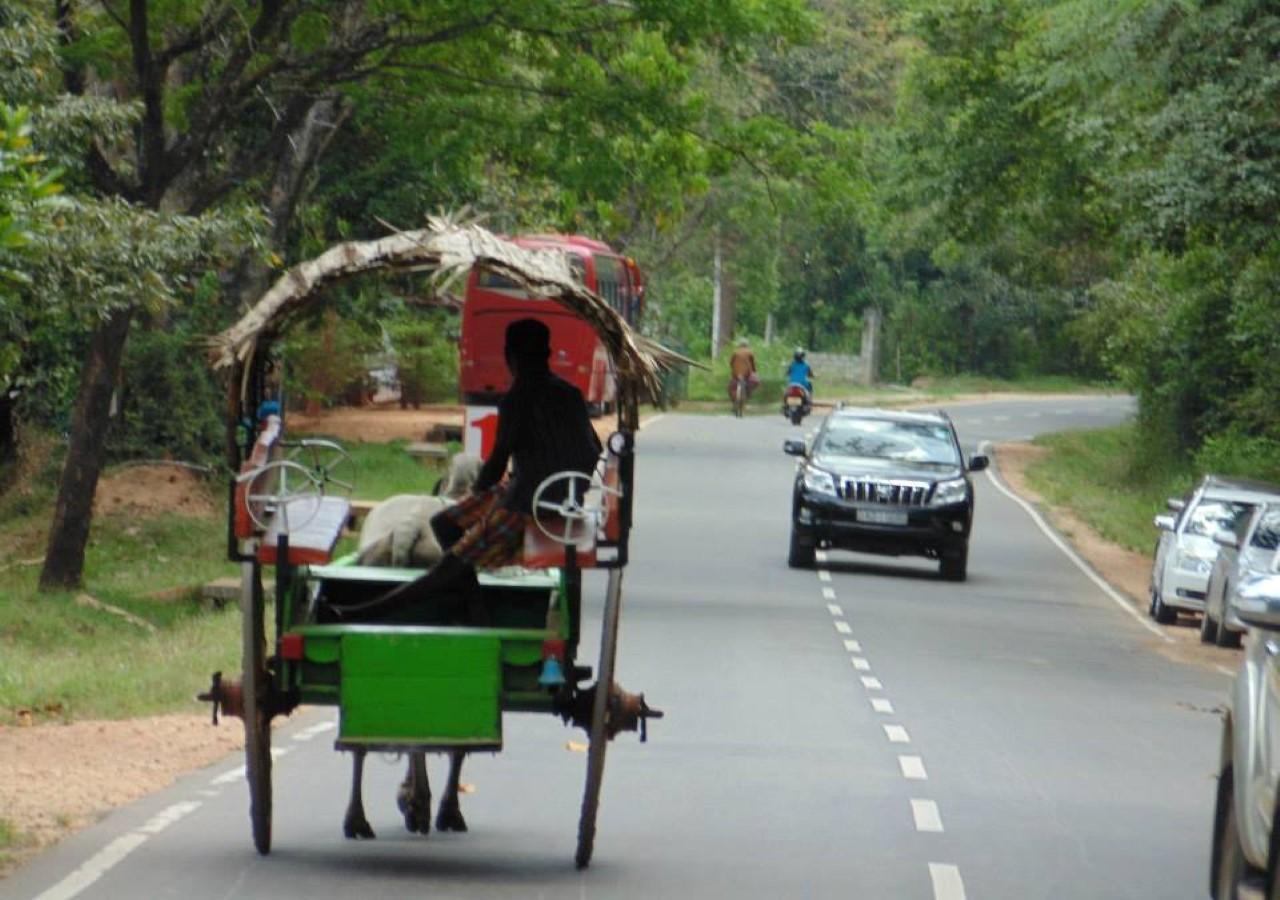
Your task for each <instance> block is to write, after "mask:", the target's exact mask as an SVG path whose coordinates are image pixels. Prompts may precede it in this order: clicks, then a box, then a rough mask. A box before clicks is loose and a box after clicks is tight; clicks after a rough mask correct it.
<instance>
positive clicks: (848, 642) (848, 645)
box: [844, 638, 862, 653]
mask: <svg viewBox="0 0 1280 900" xmlns="http://www.w3.org/2000/svg"><path fill="white" fill-rule="evenodd" d="M844 649H846V650H848V651H849V652H850V653H861V652H862V645H861V644H859V643H858V642H857V641H855V640H854V639H853V638H845V641H844Z"/></svg>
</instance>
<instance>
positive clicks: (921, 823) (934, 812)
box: [911, 799, 942, 834]
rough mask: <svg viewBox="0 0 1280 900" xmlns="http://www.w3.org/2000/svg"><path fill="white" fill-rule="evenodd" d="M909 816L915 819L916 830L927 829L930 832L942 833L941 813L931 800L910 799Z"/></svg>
mask: <svg viewBox="0 0 1280 900" xmlns="http://www.w3.org/2000/svg"><path fill="white" fill-rule="evenodd" d="M911 818H913V819H915V822H916V831H927V832H929V833H930V834H941V833H942V813H941V812H939V811H938V804H937V803H935V802H934V801H932V800H915V799H913V800H912V801H911Z"/></svg>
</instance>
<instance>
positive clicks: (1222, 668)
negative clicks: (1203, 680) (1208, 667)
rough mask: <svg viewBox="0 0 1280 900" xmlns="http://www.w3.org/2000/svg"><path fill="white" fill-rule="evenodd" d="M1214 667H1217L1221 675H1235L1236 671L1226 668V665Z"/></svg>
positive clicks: (1230, 676) (1232, 676)
mask: <svg viewBox="0 0 1280 900" xmlns="http://www.w3.org/2000/svg"><path fill="white" fill-rule="evenodd" d="M1214 668H1215V669H1217V670H1218V671H1219V672H1221V673H1222V674H1223V675H1226V676H1227V677H1228V678H1235V677H1236V673H1235V672H1233V671H1231V670H1230V669H1228V668H1227V667H1226V666H1214Z"/></svg>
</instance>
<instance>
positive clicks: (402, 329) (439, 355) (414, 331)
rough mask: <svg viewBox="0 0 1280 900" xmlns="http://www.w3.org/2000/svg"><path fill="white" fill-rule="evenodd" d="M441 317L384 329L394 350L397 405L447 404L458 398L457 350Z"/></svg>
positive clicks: (415, 317) (421, 318)
mask: <svg viewBox="0 0 1280 900" xmlns="http://www.w3.org/2000/svg"><path fill="white" fill-rule="evenodd" d="M451 324H452V323H451V322H450V321H449V320H448V319H446V318H445V316H444V315H443V314H438V313H428V314H415V315H412V316H406V317H404V318H401V319H397V320H395V321H393V322H390V323H388V324H387V325H386V329H387V334H388V336H389V337H390V338H391V346H392V347H393V348H394V350H395V356H396V372H397V377H398V378H399V380H400V403H401V405H402V406H409V405H412V406H417V405H418V404H419V403H433V402H441V401H451V400H455V399H457V396H458V348H457V345H456V344H455V343H454V341H453V340H452V339H451V333H450V332H451V328H450V326H451Z"/></svg>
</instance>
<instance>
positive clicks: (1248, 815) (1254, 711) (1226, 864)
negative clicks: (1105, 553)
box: [1209, 575, 1280, 900]
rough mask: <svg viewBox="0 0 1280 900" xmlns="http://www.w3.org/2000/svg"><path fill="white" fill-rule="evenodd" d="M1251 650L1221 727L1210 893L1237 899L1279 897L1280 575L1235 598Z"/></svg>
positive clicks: (1218, 898)
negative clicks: (1256, 891)
mask: <svg viewBox="0 0 1280 900" xmlns="http://www.w3.org/2000/svg"><path fill="white" fill-rule="evenodd" d="M1235 610H1236V615H1238V616H1239V617H1240V619H1241V621H1243V622H1244V624H1245V625H1246V626H1248V627H1249V628H1250V637H1249V640H1248V647H1247V649H1246V651H1245V655H1244V659H1243V661H1242V662H1241V663H1240V671H1239V672H1238V673H1237V674H1236V680H1235V684H1234V685H1233V687H1232V689H1231V707H1230V709H1229V710H1228V711H1227V714H1226V716H1225V717H1224V719H1223V722H1222V757H1221V763H1220V767H1219V774H1218V800H1217V804H1216V805H1215V810H1214V819H1213V856H1212V864H1211V866H1210V874H1209V893H1210V894H1211V895H1212V896H1213V897H1214V898H1216V900H1235V898H1237V897H1239V896H1241V895H1242V890H1241V889H1242V888H1244V887H1250V888H1264V889H1265V891H1266V894H1265V896H1266V897H1269V898H1277V897H1280V878H1277V871H1276V870H1277V862H1278V861H1277V856H1278V855H1280V835H1278V834H1277V830H1276V829H1275V828H1274V824H1275V821H1276V813H1277V807H1276V801H1277V782H1280V575H1273V576H1271V578H1270V579H1264V580H1260V581H1255V582H1254V583H1253V584H1251V585H1250V586H1249V588H1247V589H1245V590H1241V591H1239V592H1237V594H1236V597H1235Z"/></svg>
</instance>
